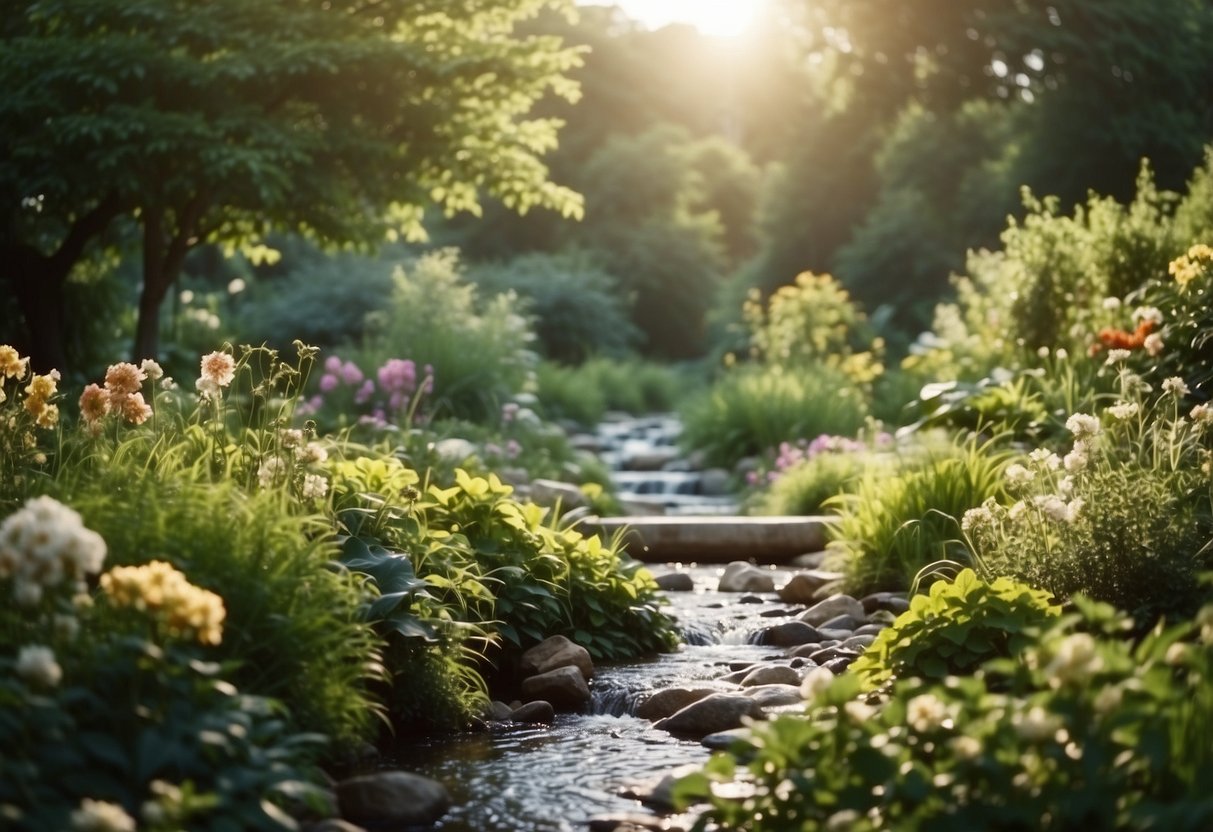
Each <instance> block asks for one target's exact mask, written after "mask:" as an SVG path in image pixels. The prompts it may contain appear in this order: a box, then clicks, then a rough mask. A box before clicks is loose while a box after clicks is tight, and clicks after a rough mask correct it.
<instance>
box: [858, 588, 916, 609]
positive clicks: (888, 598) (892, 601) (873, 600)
mask: <svg viewBox="0 0 1213 832" xmlns="http://www.w3.org/2000/svg"><path fill="white" fill-rule="evenodd" d="M859 602H860V603H861V604H863V608H864V609H865V610H866V611H867V612H869V613H872V612H875V611H876V610H888V611H889V612H891V613H893V614H894V615H901V614H902V613H903V612H905V611H906V610H908V609H909V608H910V602H909V601H907V600H906V595H905V593H904V592H873V593H872V594H871V595H865V596H864V597H863V598H861V599H859Z"/></svg>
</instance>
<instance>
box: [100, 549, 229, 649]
mask: <svg viewBox="0 0 1213 832" xmlns="http://www.w3.org/2000/svg"><path fill="white" fill-rule="evenodd" d="M101 591H102V592H104V593H105V594H106V595H107V596H108V597H109V598H110V601H111V602H112V603H113V604H114V605H115V606H118V607H128V608H131V609H136V610H140V611H146V612H147V613H149V614H150V615H151V616H152V617H153V618H154V619H155V620H156V621H158V622H159V623H160V624H162V625H163V627H164V631H165V633H166V634H167V635H169V636H172V637H174V638H184V639H192V640H195V641H197V642H199V643H200V644H219V643H220V642H221V641H222V640H223V619H224V618H225V617H226V615H227V611H226V610H225V609H224V607H223V599H222V598H220V597H219V596H218V595H216V594H215V593H213V592H210V591H209V590H205V589H202V588H200V587H196V586H194V585H193V584H191V583H190V582H189V581H188V580H186V577H185V575H183V574H182V573H181V572H178V571H177V570H176V569H174V568H173V566H172V564H169V563H166V562H164V561H160V560H154V561H152V562H151V563H148V564H144V565H143V566H119V567H116V568H114V569H111V570H110V571H109V572H107V573H105V574H104V575H102V576H101Z"/></svg>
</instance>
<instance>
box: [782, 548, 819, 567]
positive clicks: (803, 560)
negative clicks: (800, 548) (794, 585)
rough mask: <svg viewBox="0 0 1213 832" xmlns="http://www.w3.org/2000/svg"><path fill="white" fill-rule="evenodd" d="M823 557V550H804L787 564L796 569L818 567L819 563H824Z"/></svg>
mask: <svg viewBox="0 0 1213 832" xmlns="http://www.w3.org/2000/svg"><path fill="white" fill-rule="evenodd" d="M825 559H826V553H825V552H805V553H804V554H803V555H797V556H796V557H794V558H792V559H791V560H790V561H788V566H794V567H796V568H797V569H820V568H821V565H822V564H823V563H825Z"/></svg>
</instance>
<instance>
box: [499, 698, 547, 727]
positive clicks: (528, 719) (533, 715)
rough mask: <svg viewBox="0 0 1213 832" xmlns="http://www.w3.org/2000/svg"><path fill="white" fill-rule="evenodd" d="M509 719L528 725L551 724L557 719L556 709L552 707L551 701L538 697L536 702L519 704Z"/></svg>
mask: <svg viewBox="0 0 1213 832" xmlns="http://www.w3.org/2000/svg"><path fill="white" fill-rule="evenodd" d="M509 719H510V722H519V723H524V724H527V725H551V724H552V723H553V722H555V721H556V709H555V708H553V707H552V703H551V702H547V701H545V700H543V699H536V700H535V701H534V702H527V703H526V704H525V705H519V706H518V707H517V708H515V709H514V710H513V711H511V712H510V716H509Z"/></svg>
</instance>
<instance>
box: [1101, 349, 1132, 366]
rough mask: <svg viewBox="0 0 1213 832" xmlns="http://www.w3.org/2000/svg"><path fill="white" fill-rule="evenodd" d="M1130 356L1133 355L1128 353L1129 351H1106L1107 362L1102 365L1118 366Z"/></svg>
mask: <svg viewBox="0 0 1213 832" xmlns="http://www.w3.org/2000/svg"><path fill="white" fill-rule="evenodd" d="M1132 355H1133V353H1132V352H1130V351H1129V350H1121V349H1116V350H1108V360H1107V361H1105V362H1104V363H1105V364H1107V365H1108V366H1111V365H1113V364H1119V363H1120V362H1122V361H1128V360H1129V357H1130V356H1132Z"/></svg>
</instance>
